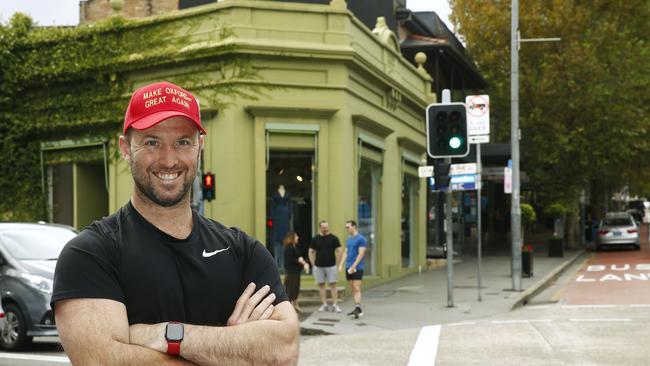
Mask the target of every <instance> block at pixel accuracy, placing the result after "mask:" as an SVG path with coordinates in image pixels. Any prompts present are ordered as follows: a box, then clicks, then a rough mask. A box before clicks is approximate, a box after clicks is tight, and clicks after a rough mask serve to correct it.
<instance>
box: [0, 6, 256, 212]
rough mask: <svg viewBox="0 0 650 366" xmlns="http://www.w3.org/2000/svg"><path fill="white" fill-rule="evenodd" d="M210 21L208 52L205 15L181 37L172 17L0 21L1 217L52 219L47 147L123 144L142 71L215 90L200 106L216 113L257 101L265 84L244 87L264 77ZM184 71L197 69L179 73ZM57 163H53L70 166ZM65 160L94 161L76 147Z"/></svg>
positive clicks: (184, 26)
mask: <svg viewBox="0 0 650 366" xmlns="http://www.w3.org/2000/svg"><path fill="white" fill-rule="evenodd" d="M210 19H212V21H214V22H215V24H214V29H215V30H216V32H214V33H215V36H214V38H215V39H208V40H207V41H205V42H204V43H203V44H202V46H200V47H191V45H192V42H191V37H192V35H193V32H194V31H195V27H196V26H197V25H199V24H202V25H205V21H206V20H205V19H201V20H195V19H189V18H188V19H183V23H182V29H183V31H182V32H179V26H178V23H174V21H173V18H172V17H167V18H165V17H162V18H151V19H146V20H126V19H123V18H121V17H113V18H110V19H108V20H105V21H102V22H98V23H91V24H87V25H83V26H80V27H38V26H36V25H35V24H34V23H33V21H32V20H31V19H30V18H29V17H27V16H25V15H23V14H20V13H18V14H16V15H14V16H13V17H12V18H11V20H10V21H9V23H8V24H6V25H3V24H0V70H1V71H0V158H1V159H2V164H0V192H1V193H2V199H0V220H20V221H23V220H30V221H31V220H40V219H46V218H47V217H48V212H47V209H48V205H47V201H46V199H47V192H46V189H45V187H44V186H43V184H42V182H43V178H44V171H43V169H42V162H41V156H43V154H42V153H41V142H43V141H57V140H66V139H77V140H80V139H84V138H89V137H92V138H94V139H97V138H104V139H105V140H107V141H109V142H110V143H111V144H114V143H115V141H116V138H115V137H116V136H117V135H118V134H119V131H120V126H121V123H122V118H123V116H124V109H125V106H126V104H127V102H128V97H129V88H130V84H129V82H130V79H131V78H133V77H134V75H136V76H137V75H138V73H139V72H146V73H151V72H156V75H159V76H157V77H164V78H165V79H167V80H169V81H172V82H177V83H179V84H181V85H183V86H185V87H187V88H190V89H191V88H192V87H196V88H204V89H209V91H210V93H207V94H205V95H202V99H201V100H202V102H207V104H208V105H209V106H210V107H212V108H220V107H223V106H225V105H226V104H227V103H228V102H229V101H230V99H231V98H232V97H234V96H240V95H245V96H248V97H251V96H253V97H254V95H255V94H256V93H258V92H259V88H256V87H255V86H251V85H247V86H246V89H242V88H239V87H238V86H237V82H238V81H241V80H256V79H259V77H258V75H257V71H256V70H255V69H254V68H253V67H252V66H251V62H250V60H248V59H247V58H246V57H244V56H242V55H235V53H234V51H235V48H236V47H235V46H234V45H232V44H229V43H224V42H219V41H220V40H223V39H225V38H227V37H228V36H230V35H231V32H230V31H229V29H228V27H226V26H224V25H220V24H218V20H217V17H216V16H213V17H211V18H210ZM200 22H203V23H200ZM205 44H207V45H208V46H207V47H206V46H204V45H205ZM188 45H190V46H188ZM209 45H212V46H209ZM181 65H182V66H184V67H185V69H189V70H191V71H192V72H191V73H188V72H185V73H178V74H177V73H174V72H173V70H174V69H175V68H177V67H179V66H181ZM206 74H210V75H212V76H211V78H210V80H206V78H205V75H206ZM152 77H153V76H152ZM113 151H115V152H117V151H118V150H117V149H113ZM48 158H49V156H48V155H45V156H44V159H45V160H46V161H44V163H46V164H47V163H61V162H62V161H47V159H48ZM58 158H59V159H64V160H65V162H83V161H88V159H91V158H93V156H92V155H89V154H88V152H87V151H84V150H71V151H70V152H69V153H68V154H59V155H58ZM95 158H96V157H95Z"/></svg>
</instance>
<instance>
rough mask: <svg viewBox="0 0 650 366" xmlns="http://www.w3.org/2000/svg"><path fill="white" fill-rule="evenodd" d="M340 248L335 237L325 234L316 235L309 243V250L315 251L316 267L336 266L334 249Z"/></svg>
mask: <svg viewBox="0 0 650 366" xmlns="http://www.w3.org/2000/svg"><path fill="white" fill-rule="evenodd" d="M340 246H341V242H340V241H339V238H337V237H336V236H335V235H332V234H327V235H325V236H323V235H316V236H314V237H313V238H312V239H311V243H309V248H311V249H314V250H315V251H316V263H314V265H315V266H317V267H331V266H335V265H336V255H335V249H336V248H338V247H340Z"/></svg>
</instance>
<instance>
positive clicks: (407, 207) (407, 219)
mask: <svg viewBox="0 0 650 366" xmlns="http://www.w3.org/2000/svg"><path fill="white" fill-rule="evenodd" d="M417 188H418V180H417V178H415V177H414V176H412V175H409V174H404V177H403V178H402V215H401V229H402V231H401V253H402V267H404V268H407V267H412V266H413V264H414V259H415V258H414V257H415V242H416V238H417V225H416V217H417V215H416V212H417V211H416V208H417Z"/></svg>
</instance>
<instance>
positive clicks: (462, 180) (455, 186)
mask: <svg viewBox="0 0 650 366" xmlns="http://www.w3.org/2000/svg"><path fill="white" fill-rule="evenodd" d="M477 179H478V174H463V175H452V176H451V180H450V182H449V186H450V188H451V190H452V191H473V190H476V189H477V184H476V181H477ZM429 189H431V191H432V192H435V191H440V192H446V189H439V188H438V187H437V186H436V184H435V179H433V178H429Z"/></svg>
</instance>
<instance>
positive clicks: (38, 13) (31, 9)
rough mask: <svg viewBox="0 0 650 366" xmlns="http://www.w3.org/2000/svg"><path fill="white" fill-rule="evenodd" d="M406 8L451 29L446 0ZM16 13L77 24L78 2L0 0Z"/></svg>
mask: <svg viewBox="0 0 650 366" xmlns="http://www.w3.org/2000/svg"><path fill="white" fill-rule="evenodd" d="M406 6H407V7H408V8H409V9H411V10H413V11H435V12H436V13H437V14H438V16H439V17H440V18H441V19H442V20H443V21H444V22H445V23H447V26H448V27H449V28H450V29H453V28H452V27H451V26H450V22H449V21H448V16H449V13H450V10H449V3H448V2H447V0H407V1H406ZM17 11H20V12H23V13H26V14H28V15H30V16H31V17H32V19H34V20H35V21H36V22H37V23H38V24H40V25H76V24H78V23H79V0H0V22H3V23H5V22H6V21H7V20H9V18H11V16H12V15H13V14H14V13H15V12H17Z"/></svg>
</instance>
